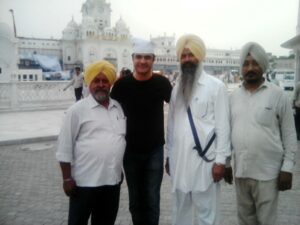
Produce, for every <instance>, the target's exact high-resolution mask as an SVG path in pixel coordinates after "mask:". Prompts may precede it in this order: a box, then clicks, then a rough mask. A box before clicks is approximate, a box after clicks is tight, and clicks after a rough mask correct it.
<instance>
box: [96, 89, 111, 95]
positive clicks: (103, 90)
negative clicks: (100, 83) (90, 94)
mask: <svg viewBox="0 0 300 225" xmlns="http://www.w3.org/2000/svg"><path fill="white" fill-rule="evenodd" d="M98 92H103V93H107V94H108V93H109V90H106V89H102V88H97V89H96V90H95V93H98Z"/></svg>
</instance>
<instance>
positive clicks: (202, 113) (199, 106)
mask: <svg viewBox="0 0 300 225" xmlns="http://www.w3.org/2000/svg"><path fill="white" fill-rule="evenodd" d="M191 110H192V115H193V116H195V117H196V118H198V119H204V118H205V117H206V116H207V113H208V102H200V101H197V100H195V101H194V107H192V109H191Z"/></svg>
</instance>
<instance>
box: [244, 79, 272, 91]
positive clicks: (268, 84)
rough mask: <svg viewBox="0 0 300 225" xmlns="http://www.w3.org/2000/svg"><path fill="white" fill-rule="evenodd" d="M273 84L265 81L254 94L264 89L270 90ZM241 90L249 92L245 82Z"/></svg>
mask: <svg viewBox="0 0 300 225" xmlns="http://www.w3.org/2000/svg"><path fill="white" fill-rule="evenodd" d="M270 85H271V83H270V82H268V81H267V80H266V79H265V80H264V82H263V83H262V84H261V85H260V86H259V87H258V88H257V89H256V90H255V91H254V92H253V93H256V92H258V91H260V89H263V88H268V87H270ZM241 88H242V89H243V90H244V91H245V92H249V91H248V90H247V89H246V88H245V86H244V82H243V85H241Z"/></svg>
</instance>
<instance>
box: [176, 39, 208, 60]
mask: <svg viewBox="0 0 300 225" xmlns="http://www.w3.org/2000/svg"><path fill="white" fill-rule="evenodd" d="M185 48H188V49H189V50H190V51H191V52H192V53H193V55H194V56H195V57H196V58H197V59H198V60H199V61H202V60H203V59H204V58H205V54H206V47H205V44H204V42H203V41H202V40H201V38H199V37H198V36H196V35H194V34H186V35H183V36H181V37H180V38H179V40H178V41H177V44H176V53H177V57H178V58H179V59H180V58H181V54H182V52H183V49H185Z"/></svg>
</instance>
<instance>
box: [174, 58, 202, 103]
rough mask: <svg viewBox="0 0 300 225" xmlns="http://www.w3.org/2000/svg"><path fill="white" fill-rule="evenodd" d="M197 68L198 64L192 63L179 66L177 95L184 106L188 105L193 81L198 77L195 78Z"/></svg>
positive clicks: (192, 89) (193, 84)
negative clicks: (179, 95) (179, 78)
mask: <svg viewBox="0 0 300 225" xmlns="http://www.w3.org/2000/svg"><path fill="white" fill-rule="evenodd" d="M198 66H199V64H195V63H192V62H186V63H184V64H182V65H181V71H182V75H181V82H180V87H179V92H178V94H181V95H182V98H183V99H182V100H183V102H184V103H185V105H186V106H189V105H190V102H191V99H192V95H193V91H194V86H195V83H196V82H195V81H196V78H198V76H196V75H197V73H196V72H197V69H198Z"/></svg>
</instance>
